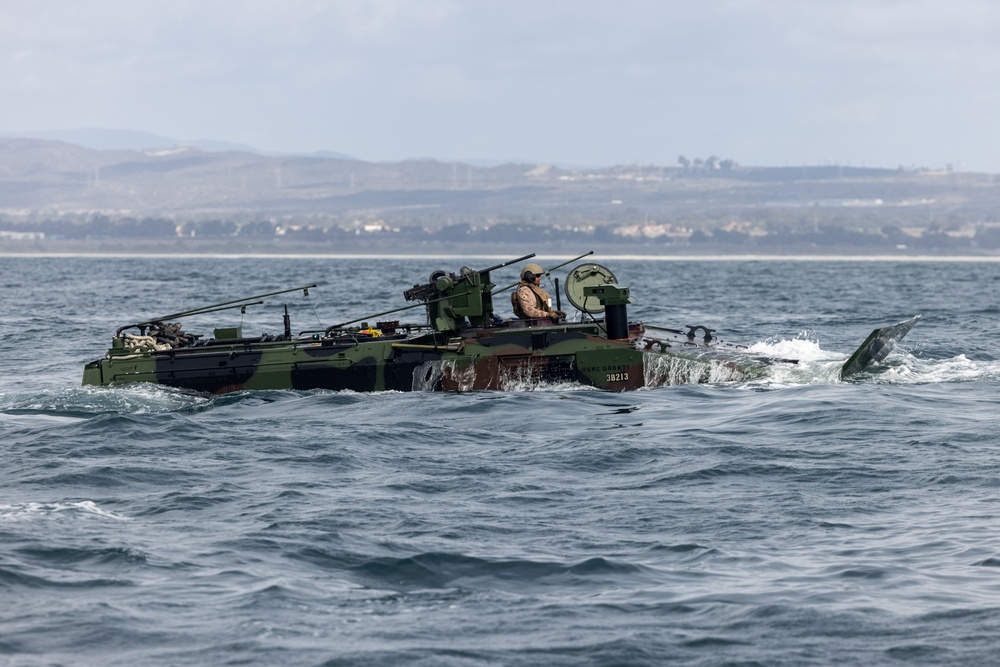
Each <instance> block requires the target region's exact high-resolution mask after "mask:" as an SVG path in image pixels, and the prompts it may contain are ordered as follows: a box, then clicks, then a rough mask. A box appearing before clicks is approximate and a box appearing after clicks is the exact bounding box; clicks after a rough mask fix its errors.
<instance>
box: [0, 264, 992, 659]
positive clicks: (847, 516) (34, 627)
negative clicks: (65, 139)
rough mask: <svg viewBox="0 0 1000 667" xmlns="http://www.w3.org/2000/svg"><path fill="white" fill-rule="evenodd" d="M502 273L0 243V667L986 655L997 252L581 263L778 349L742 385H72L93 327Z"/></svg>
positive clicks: (674, 312) (641, 313)
mask: <svg viewBox="0 0 1000 667" xmlns="http://www.w3.org/2000/svg"><path fill="white" fill-rule="evenodd" d="M503 259H505V258H473V259H433V258H416V259H414V258H410V259H398V258H392V259H360V258H359V259H319V258H298V259H292V258H270V259H254V258H224V259H223V258H131V259H129V258H67V257H61V258H60V257H49V258H44V257H40V258H27V257H20V258H9V257H8V258H0V285H2V290H3V296H4V298H3V306H2V308H3V310H2V317H0V340H2V347H0V452H2V461H3V465H2V466H0V489H2V495H0V600H2V602H3V604H2V605H0V665H100V666H117V665H123V666H124V665H129V666H135V665H317V666H318V665H329V666H333V665H456V666H457V665H461V666H465V665H469V666H480V665H661V664H678V665H829V664H858V665H862V664H863V665H878V664H886V665H897V664H928V665H950V664H996V662H997V660H998V658H997V656H998V655H1000V418H998V416H997V409H996V406H997V404H998V400H1000V390H998V379H1000V340H998V336H997V334H998V329H1000V327H998V325H1000V306H998V299H997V294H998V292H1000V263H991V262H961V261H911V262H879V261H794V260H788V261H775V260H768V261H751V260H733V261H664V262H658V261H653V260H631V259H618V260H615V259H605V258H601V257H599V256H598V257H595V259H596V260H597V261H599V262H601V263H603V264H605V265H607V266H608V267H609V268H611V269H612V270H613V271H614V272H615V273H616V274H617V276H618V279H619V281H620V282H622V283H623V284H627V285H629V286H630V287H631V289H632V294H633V295H634V296H635V297H636V298H637V303H635V304H633V305H632V306H631V307H630V315H631V316H632V317H633V318H634V319H643V320H645V321H646V322H649V323H652V324H660V325H663V326H675V327H676V326H682V325H688V324H704V325H706V326H710V327H712V328H715V329H717V330H718V333H719V335H721V336H722V337H723V338H725V339H727V340H731V341H733V342H743V343H748V344H752V345H753V348H754V350H756V351H760V352H763V353H768V354H773V355H775V356H781V357H795V358H798V359H800V360H801V362H800V363H799V364H798V365H796V366H785V367H776V368H775V369H774V372H773V373H772V374H771V375H769V376H768V377H766V378H762V379H757V380H754V381H752V382H742V383H740V382H737V383H719V384H704V385H687V386H677V387H664V388H658V389H651V390H643V391H638V392H632V393H624V394H612V393H602V392H598V391H594V390H589V389H581V388H578V387H571V386H542V387H534V388H530V389H531V390H529V388H521V390H516V391H509V392H472V393H467V394H428V393H376V394H357V393H350V392H343V393H341V392H325V391H316V392H294V391H268V392H243V393H234V394H228V395H224V396H218V397H207V396H202V395H197V394H191V393H187V392H183V391H177V390H170V389H163V388H158V387H154V386H132V387H124V388H92V387H87V388H84V387H81V386H80V379H81V374H82V369H83V365H84V363H85V362H87V361H89V360H92V359H96V358H98V357H100V356H101V355H102V354H103V353H104V351H105V349H106V348H107V346H108V344H109V341H110V337H111V335H112V333H113V332H114V330H115V329H116V328H117V327H119V326H121V325H123V324H128V323H130V322H134V321H137V320H142V319H145V318H148V317H151V316H155V315H162V314H166V313H170V312H175V311H179V310H183V309H186V308H190V307H196V306H200V305H204V304H206V303H215V302H221V301H228V300H231V299H237V298H239V297H240V296H243V295H247V294H256V293H261V292H267V291H271V290H274V289H280V288H283V287H295V286H298V285H306V284H311V283H314V282H315V283H318V284H319V287H317V288H315V289H312V290H310V296H309V297H308V299H304V298H303V297H302V296H301V295H300V294H293V295H287V296H283V297H277V298H272V299H266V300H265V301H266V303H265V304H264V305H262V306H260V307H258V308H255V309H250V310H249V311H248V312H247V313H246V314H245V315H242V316H241V315H240V313H239V311H228V312H226V313H220V314H218V315H217V316H206V317H202V318H195V319H194V320H187V321H185V329H188V330H198V329H199V327H201V326H203V327H204V328H205V329H210V328H211V327H212V326H215V325H218V326H234V325H236V324H240V322H241V318H242V324H243V327H244V330H245V331H247V332H248V333H249V332H257V331H258V330H259V331H260V332H265V331H267V332H278V331H280V329H281V306H282V305H283V304H285V303H287V304H288V305H289V308H290V311H291V313H292V318H293V329H295V330H301V329H310V328H318V327H320V326H325V325H329V324H333V323H335V322H340V321H344V320H347V319H353V318H354V317H356V316H361V315H365V314H366V313H372V314H374V313H377V312H380V311H383V310H387V309H390V308H394V307H397V306H401V305H406V303H405V302H404V301H403V300H402V296H401V295H402V291H403V290H404V289H406V288H408V287H410V286H412V285H413V284H415V283H418V282H424V281H425V280H426V279H427V277H428V276H429V274H430V273H431V272H432V271H433V270H434V269H439V268H443V269H447V270H451V271H457V269H458V268H459V266H460V265H461V264H468V265H469V266H474V267H481V266H484V265H488V264H493V263H496V262H498V261H502V260H503ZM552 263H553V261H551V260H543V264H546V265H551V264H552ZM567 268H568V267H567ZM494 280H495V281H496V282H497V283H500V284H506V283H508V282H512V281H514V280H516V269H515V268H514V267H511V268H509V269H503V270H499V271H497V272H495V273H494ZM498 303H504V301H503V300H502V299H498ZM501 308H502V309H503V306H501ZM504 314H507V313H506V310H505V309H504ZM915 314H921V315H923V320H922V321H921V322H920V324H919V325H918V326H917V327H916V328H915V329H914V330H913V331H912V332H911V333H910V335H909V336H908V337H907V338H906V340H905V341H903V343H902V344H901V345H900V346H899V347H898V348H897V350H896V351H895V352H894V353H893V354H892V355H891V356H890V357H889V358H888V359H887V360H886V362H885V363H884V364H883V365H882V366H881V367H880V368H879V369H877V372H873V373H869V374H866V375H865V376H864V377H861V378H859V379H858V380H856V381H851V382H841V381H839V380H838V379H837V373H836V370H837V367H838V366H839V364H840V363H843V361H844V360H846V358H847V356H848V355H849V354H850V352H851V351H852V350H853V349H854V347H855V346H856V345H858V344H859V343H860V342H861V341H862V340H863V339H864V338H865V336H866V335H867V334H868V333H869V332H870V331H871V330H872V328H874V327H876V326H882V325H885V324H891V323H894V322H897V321H899V320H902V319H905V318H907V317H909V316H912V315H915ZM400 317H402V318H403V319H404V320H410V321H419V320H420V319H421V317H422V311H421V310H420V309H416V310H412V311H410V312H408V313H401V314H400ZM212 318H215V319H212Z"/></svg>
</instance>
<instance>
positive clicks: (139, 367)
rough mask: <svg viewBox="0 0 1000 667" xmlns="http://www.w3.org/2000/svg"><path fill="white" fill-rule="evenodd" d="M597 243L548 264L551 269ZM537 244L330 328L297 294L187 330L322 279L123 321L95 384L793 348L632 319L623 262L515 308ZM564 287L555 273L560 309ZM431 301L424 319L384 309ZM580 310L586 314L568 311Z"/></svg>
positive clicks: (870, 358)
mask: <svg viewBox="0 0 1000 667" xmlns="http://www.w3.org/2000/svg"><path fill="white" fill-rule="evenodd" d="M590 254H592V253H587V254H586V255H581V256H580V257H577V258H575V259H573V260H569V261H568V262H563V263H562V264H559V265H557V266H554V267H552V268H550V269H548V270H547V271H546V272H547V273H550V274H551V272H552V271H554V270H556V269H559V268H562V267H563V266H566V265H568V264H570V263H572V262H574V261H578V260H581V259H583V258H584V257H587V256H588V255H590ZM533 256H534V255H533V254H532V255H526V256H524V257H520V258H518V259H515V260H511V261H508V262H504V263H501V264H497V265H495V266H490V267H489V268H486V269H478V270H477V269H470V268H468V267H462V268H461V269H460V270H459V271H458V272H457V273H451V272H448V271H435V272H434V273H432V274H431V275H430V278H429V279H428V280H427V282H425V283H421V284H417V285H414V286H413V287H411V288H410V289H407V290H405V291H404V293H403V297H404V298H405V299H406V300H407V301H410V302H413V303H412V304H410V305H407V306H403V307H401V308H397V309H395V310H390V311H386V312H382V313H376V314H373V315H368V316H366V317H363V318H358V319H356V320H352V321H349V322H343V323H340V324H335V325H333V326H330V327H327V328H325V329H321V330H314V331H300V332H298V333H293V332H292V327H291V320H290V316H289V314H288V306H287V305H285V307H284V322H283V324H284V326H283V331H282V332H280V333H276V334H273V335H268V334H264V335H261V336H244V334H243V331H242V329H241V327H223V328H216V329H215V330H214V335H213V336H212V337H205V336H203V335H199V334H189V333H186V332H185V331H184V330H183V329H182V327H181V325H180V323H178V322H173V321H172V320H178V319H181V318H185V317H191V316H195V315H205V314H207V313H214V312H219V311H224V310H229V309H237V308H239V309H241V311H242V312H244V313H245V312H246V308H248V307H250V306H253V305H257V304H260V303H263V302H262V301H260V299H264V298H268V297H274V296H278V295H281V294H288V293H291V292H298V291H302V292H304V293H305V294H306V295H308V290H309V289H311V288H314V287H316V285H307V286H303V287H296V288H293V289H286V290H280V291H277V292H270V293H268V294H258V295H254V296H250V297H246V298H243V299H237V300H234V301H227V302H223V303H218V304H213V305H210V306H204V307H201V308H194V309H192V310H187V311H182V312H178V313H172V314H169V315H164V316H161V317H153V318H150V319H146V320H143V321H140V322H135V323H133V324H127V325H125V326H122V327H119V328H118V330H117V331H116V332H115V335H114V337H113V338H112V343H111V348H110V349H109V350H108V352H107V354H106V355H105V356H104V357H103V358H101V359H98V360H96V361H93V362H90V363H88V364H87V365H86V367H85V368H84V372H83V384H85V385H112V384H123V383H129V382H149V383H153V384H160V385H167V386H170V387H178V388H184V389H190V390H195V391H199V392H206V393H210V394H219V393H224V392H231V391H239V390H254V389H298V390H309V389H331V390H353V391H384V390H395V391H415V390H432V391H433V390H444V391H466V390H482V389H517V388H522V387H526V386H532V385H534V384H537V383H540V382H544V383H575V384H582V385H589V386H592V387H596V388H599V389H604V390H610V391H624V390H633V389H639V388H642V387H655V386H664V385H672V384H684V383H698V382H716V381H731V380H745V379H751V378H754V377H758V376H761V375H763V374H766V373H767V370H768V367H769V366H771V365H773V364H793V363H796V361H795V360H793V359H775V358H769V357H765V356H760V355H755V354H752V353H751V352H750V350H749V349H748V348H747V347H745V346H742V345H735V344H731V343H727V342H725V341H723V340H721V339H720V338H718V337H717V336H716V335H715V334H716V332H715V331H714V330H712V329H709V328H708V327H705V326H687V325H686V326H685V327H682V328H679V329H670V328H661V327H656V326H652V325H647V324H644V323H642V322H632V321H629V319H628V311H627V307H628V304H629V303H631V302H632V297H631V294H630V292H629V288H628V287H627V286H623V285H621V284H619V283H618V280H617V278H616V277H615V275H614V274H613V273H612V272H611V270H610V269H608V268H607V267H604V266H602V265H600V264H596V263H592V262H583V263H581V264H579V265H578V266H576V267H574V268H572V269H571V270H569V272H568V274H567V276H566V278H565V280H564V283H563V288H564V293H565V296H566V298H567V300H568V301H569V302H570V304H571V305H572V307H573V308H574V309H575V310H576V315H575V316H574V315H570V316H569V317H568V318H563V317H555V318H552V317H547V318H540V319H517V318H514V319H504V318H502V317H500V316H499V315H498V314H497V313H496V312H495V309H494V296H496V295H498V294H501V293H503V292H505V291H506V290H508V289H510V288H513V287H515V286H516V283H515V284H514V285H510V286H508V287H507V288H502V289H501V288H498V286H497V285H496V284H494V283H493V282H492V280H491V277H490V273H491V271H495V270H497V269H500V268H502V267H505V266H508V265H510V264H514V263H517V262H521V261H523V260H526V259H529V258H531V257H533ZM560 296H561V293H560V291H559V280H558V277H556V278H555V298H556V299H557V306H556V309H558V310H561V308H560V307H559V305H558V304H559V303H560ZM421 306H423V308H424V311H425V315H426V320H425V321H424V322H421V323H416V324H406V323H402V322H401V321H400V320H399V319H376V318H383V317H385V316H387V315H394V314H396V313H399V312H403V311H406V310H410V309H413V308H419V307H421ZM919 318H920V316H919V315H918V316H916V317H914V318H912V319H909V320H906V321H905V322H900V323H899V324H896V325H892V326H889V327H885V328H882V329H876V330H874V331H873V332H872V333H871V335H870V336H869V337H868V339H867V340H866V341H865V342H864V343H863V344H862V345H861V347H859V348H858V349H857V351H855V353H854V354H853V355H852V356H851V358H850V359H849V360H848V361H847V363H845V364H844V366H843V368H842V370H841V375H842V377H844V378H846V377H850V376H852V375H854V374H857V373H859V372H861V371H864V370H865V369H866V368H868V367H870V366H871V365H873V364H875V363H878V362H879V361H881V360H883V359H884V358H885V357H886V355H888V354H889V352H890V351H891V350H892V348H893V346H894V345H895V344H896V342H897V341H899V340H900V339H901V338H902V337H903V336H905V335H906V333H907V332H909V330H910V329H911V328H912V327H913V326H914V325H915V324H916V322H917V320H918V319H919ZM568 319H575V321H566V320H568Z"/></svg>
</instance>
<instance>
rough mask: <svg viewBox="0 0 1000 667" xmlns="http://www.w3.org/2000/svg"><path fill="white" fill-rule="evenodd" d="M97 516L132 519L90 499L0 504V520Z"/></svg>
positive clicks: (118, 519)
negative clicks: (102, 506)
mask: <svg viewBox="0 0 1000 667" xmlns="http://www.w3.org/2000/svg"><path fill="white" fill-rule="evenodd" d="M57 515H58V516H97V517H101V518H104V519H113V520H115V521H131V520H132V519H131V518H129V517H127V516H124V515H122V514H118V513H117V512H112V511H110V510H106V509H102V508H100V507H98V506H97V503H95V502H94V501H92V500H80V501H77V502H57V503H35V502H28V503H13V504H9V505H0V520H3V521H24V520H30V519H33V518H37V517H45V516H57Z"/></svg>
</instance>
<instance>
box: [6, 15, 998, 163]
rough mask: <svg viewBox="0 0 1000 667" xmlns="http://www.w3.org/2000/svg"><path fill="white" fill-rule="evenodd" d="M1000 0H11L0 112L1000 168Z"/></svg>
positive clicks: (175, 129) (336, 147) (259, 140)
mask: <svg viewBox="0 0 1000 667" xmlns="http://www.w3.org/2000/svg"><path fill="white" fill-rule="evenodd" d="M998 35H1000V2H996V0H900V1H891V0H770V1H765V0H744V1H737V0H732V1H723V0H698V1H694V0H683V1H675V0H648V1H644V2H636V1H632V0H611V1H607V2H605V1H603V0H528V1H523V0H412V1H411V0H352V1H349V2H348V1H341V2H336V1H332V0H328V1H320V0H282V1H281V2H277V1H275V0H240V1H237V0H232V1H224V0H215V1H207V0H202V1H197V2H196V1H193V0H163V1H157V2H154V1H144V0H86V1H80V0H3V2H2V4H0V132H23V131H32V130H56V129H72V128H81V127H100V128H116V129H132V130H141V131H146V132H152V133H156V134H161V135H166V136H169V137H174V138H177V139H179V140H195V139H218V140H225V141H233V142H240V143H246V144H250V145H253V146H256V147H258V148H261V149H265V150H273V151H289V152H311V151H317V150H333V151H338V152H343V153H348V154H350V155H353V156H354V157H357V158H360V159H365V160H399V159H403V158H408V157H418V156H421V157H434V158H437V159H441V160H461V159H492V160H505V159H517V160H525V161H533V162H555V163H560V164H577V165H611V164H620V163H631V162H643V163H655V164H673V163H675V162H676V160H677V157H678V156H679V155H684V156H687V157H689V158H695V157H708V156H710V155H716V156H718V157H720V158H723V159H726V158H730V159H734V160H736V161H737V162H738V163H740V164H745V165H799V164H828V163H839V164H845V165H846V164H851V165H868V166H879V167H897V166H899V165H903V166H917V167H931V168H937V167H944V166H946V165H953V166H954V167H955V168H956V169H961V170H969V171H989V172H997V173H1000V147H998V145H997V143H998V142H997V139H996V127H997V124H998V123H1000V37H998Z"/></svg>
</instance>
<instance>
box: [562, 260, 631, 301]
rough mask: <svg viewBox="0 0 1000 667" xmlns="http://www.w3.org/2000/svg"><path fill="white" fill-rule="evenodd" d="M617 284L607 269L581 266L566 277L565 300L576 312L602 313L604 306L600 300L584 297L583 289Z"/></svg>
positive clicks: (595, 266)
mask: <svg viewBox="0 0 1000 667" xmlns="http://www.w3.org/2000/svg"><path fill="white" fill-rule="evenodd" d="M617 282H618V279H617V278H615V274H613V273H611V269H609V268H608V267H606V266H601V265H600V264H581V265H580V266H578V267H576V268H574V269H573V270H571V271H570V272H569V275H568V276H566V298H567V299H569V302H570V303H571V304H573V305H574V306H576V308H577V310H582V311H584V312H585V313H603V312H604V306H603V305H601V302H600V300H599V299H596V298H594V297H586V296H584V294H583V288H584V287H596V286H599V285H611V284H614V283H617Z"/></svg>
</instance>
